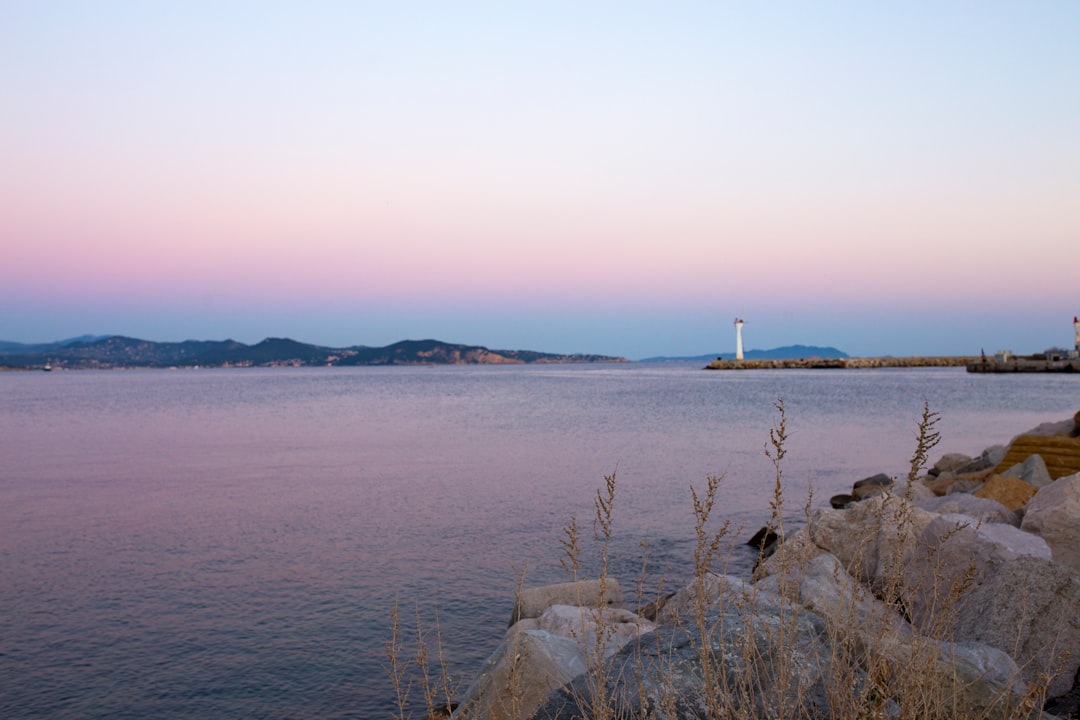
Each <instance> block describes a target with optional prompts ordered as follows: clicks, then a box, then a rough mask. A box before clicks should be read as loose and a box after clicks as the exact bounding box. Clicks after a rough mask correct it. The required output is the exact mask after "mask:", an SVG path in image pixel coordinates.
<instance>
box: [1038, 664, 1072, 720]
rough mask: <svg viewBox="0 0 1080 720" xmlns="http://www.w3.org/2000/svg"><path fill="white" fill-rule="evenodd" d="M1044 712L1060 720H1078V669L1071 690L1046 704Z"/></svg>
mask: <svg viewBox="0 0 1080 720" xmlns="http://www.w3.org/2000/svg"><path fill="white" fill-rule="evenodd" d="M1045 709H1046V712H1048V713H1053V714H1054V715H1057V716H1058V717H1062V718H1080V669H1078V670H1077V671H1076V678H1075V679H1074V680H1073V685H1072V688H1071V689H1070V690H1069V691H1068V692H1066V693H1064V694H1062V695H1056V696H1054V697H1053V698H1051V699H1050V700H1048V701H1047V702H1046V708H1045Z"/></svg>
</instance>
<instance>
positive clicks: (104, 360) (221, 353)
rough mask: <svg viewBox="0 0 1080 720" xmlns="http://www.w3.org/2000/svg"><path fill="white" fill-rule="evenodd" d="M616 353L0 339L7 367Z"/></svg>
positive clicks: (502, 360) (517, 359)
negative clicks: (34, 342) (41, 342)
mask: <svg viewBox="0 0 1080 720" xmlns="http://www.w3.org/2000/svg"><path fill="white" fill-rule="evenodd" d="M621 362H626V358H622V357H614V356H609V355H590V354H569V355H564V354H557V353H545V352H537V351H534V350H490V349H488V348H486V347H483V346H479V345H461V344H455V343H447V342H443V341H440V340H402V341H401V342H397V343H394V344H392V345H387V346H385V347H368V346H365V345H355V346H352V347H346V348H331V347H323V346H320V345H310V344H307V343H302V342H298V341H296V340H292V339H289V338H267V339H265V340H263V341H262V342H259V343H256V344H255V345H245V344H244V343H240V342H236V341H235V340H221V341H215V340H185V341H184V342H153V341H150V340H139V339H137V338H129V337H123V336H119V335H113V336H107V337H96V338H87V339H83V338H73V339H72V340H70V341H60V342H57V343H49V344H45V345H22V344H20V343H13V342H3V343H0V370H53V369H57V370H58V369H64V370H84V369H116V368H173V367H176V368H181V367H183V368H190V367H230V368H231V367H309V366H311V367H326V366H331V367H351V366H362V365H364V366H366V365H518V364H557V363H621Z"/></svg>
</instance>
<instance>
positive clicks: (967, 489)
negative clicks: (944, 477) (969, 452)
mask: <svg viewBox="0 0 1080 720" xmlns="http://www.w3.org/2000/svg"><path fill="white" fill-rule="evenodd" d="M993 472H994V471H993V470H987V471H986V473H987V475H985V476H984V477H990V473H993ZM978 475H981V473H974V474H972V475H965V476H964V477H963V478H958V479H957V480H956V482H954V483H953V484H952V485H950V486H949V492H947V493H946V495H961V494H963V495H972V494H974V493H977V492H979V490H981V489H982V486H983V485H985V484H986V483H985V481H984V480H976V479H975V478H976V476H978Z"/></svg>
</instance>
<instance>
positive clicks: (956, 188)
mask: <svg viewBox="0 0 1080 720" xmlns="http://www.w3.org/2000/svg"><path fill="white" fill-rule="evenodd" d="M1076 314H1080V2H1075V0H1060V1H1058V2H1038V1H1036V2H1027V3H1020V2H895V3H894V2H863V1H860V2H828V1H825V2H776V3H759V2H740V3H734V2H700V3H692V2H663V3H661V2H650V3H639V2H566V3H563V2H543V3H541V2H528V3H526V2H491V3H476V2H423V3H421V2H378V3H376V2H345V1H342V2H269V1H268V2H255V1H252V2H231V1H229V0H223V1H215V2H171V3H166V2H134V1H132V2H105V1H94V2H87V1H85V0H78V1H71V2H64V1H60V0H49V1H47V2H45V1H41V0H4V1H3V2H0V339H4V340H16V341H22V342H40V341H49V340H57V339H61V338H65V337H70V336H74V335H81V334H83V333H92V334H123V335H131V336H135V337H140V338H145V339H150V340H184V339H189V338H193V339H225V338H233V339H236V340H240V341H243V342H256V341H258V340H260V339H262V338H263V337H267V336H274V337H282V336H288V337H293V338H295V339H298V340H302V341H305V342H312V343H319V344H324V345H332V346H345V345H353V344H365V345H385V344H388V343H391V342H394V341H397V340H402V339H406V338H413V339H419V338H429V337H432V338H438V339H441V340H446V341H450V342H462V343H469V344H482V345H487V346H488V347H493V348H515V349H532V350H544V351H549V352H594V353H605V354H614V355H623V356H626V357H630V358H641V357H646V356H650V355H690V354H701V353H712V352H731V351H732V350H733V349H734V330H733V328H732V320H733V319H734V318H735V316H737V315H738V316H742V317H744V318H745V319H746V321H747V323H746V327H745V329H744V337H745V339H746V345H747V347H749V348H769V347H775V346H779V345H787V344H794V343H803V344H817V345H833V346H836V347H839V348H841V349H843V350H845V351H847V352H848V353H851V354H853V355H885V354H892V355H906V354H977V353H978V352H979V350H980V349H981V348H985V350H986V351H987V352H988V353H989V352H993V351H994V350H997V349H1001V348H1011V349H1013V350H1015V351H1018V352H1032V351H1041V350H1043V349H1045V348H1047V347H1050V346H1054V345H1057V346H1067V347H1071V346H1072V318H1073V316H1074V315H1076Z"/></svg>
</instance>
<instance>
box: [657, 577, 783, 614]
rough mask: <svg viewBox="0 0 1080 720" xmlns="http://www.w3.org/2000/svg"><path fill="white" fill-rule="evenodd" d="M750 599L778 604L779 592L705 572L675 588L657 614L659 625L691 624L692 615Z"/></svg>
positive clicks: (779, 600) (741, 603)
mask: <svg viewBox="0 0 1080 720" xmlns="http://www.w3.org/2000/svg"><path fill="white" fill-rule="evenodd" d="M751 600H755V601H760V602H767V603H769V604H771V605H779V604H781V602H782V601H781V599H780V597H779V596H778V595H775V594H772V593H769V592H768V591H767V590H763V589H761V588H759V587H757V586H755V585H752V584H751V583H749V582H746V581H745V580H740V579H739V578H736V577H733V576H731V575H717V574H716V573H706V574H705V575H704V576H703V577H702V578H701V580H700V581H697V580H695V581H692V582H691V583H690V584H689V585H687V586H686V587H684V588H681V589H680V590H678V591H677V592H676V593H675V594H674V595H673V596H672V597H671V599H670V600H668V601H667V604H665V605H664V607H663V609H662V610H661V611H660V613H659V614H658V615H657V617H656V624H657V625H658V626H677V625H692V624H693V623H694V621H695V619H696V618H697V617H698V616H700V615H701V614H702V612H705V613H708V612H710V611H712V610H716V609H723V608H724V607H726V606H728V605H731V606H736V605H745V604H746V603H748V602H750V601H751Z"/></svg>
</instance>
